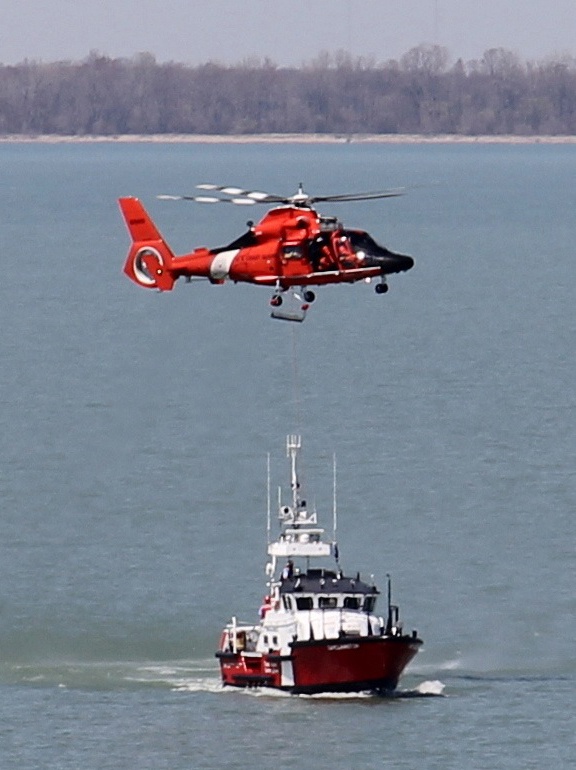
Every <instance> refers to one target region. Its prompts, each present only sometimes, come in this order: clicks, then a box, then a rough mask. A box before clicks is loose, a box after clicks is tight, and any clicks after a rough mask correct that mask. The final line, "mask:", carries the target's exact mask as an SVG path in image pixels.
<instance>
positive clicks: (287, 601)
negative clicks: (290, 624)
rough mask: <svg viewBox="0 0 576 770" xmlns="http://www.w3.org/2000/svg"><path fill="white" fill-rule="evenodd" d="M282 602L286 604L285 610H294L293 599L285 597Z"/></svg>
mask: <svg viewBox="0 0 576 770" xmlns="http://www.w3.org/2000/svg"><path fill="white" fill-rule="evenodd" d="M282 601H283V603H284V609H285V610H291V609H292V599H291V598H290V597H289V596H283V597H282Z"/></svg>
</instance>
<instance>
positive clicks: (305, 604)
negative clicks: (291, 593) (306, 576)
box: [296, 596, 312, 610]
mask: <svg viewBox="0 0 576 770" xmlns="http://www.w3.org/2000/svg"><path fill="white" fill-rule="evenodd" d="M296 607H297V608H298V609H299V610H311V609H312V597H311V596H299V597H298V598H297V599H296Z"/></svg>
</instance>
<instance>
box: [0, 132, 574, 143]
mask: <svg viewBox="0 0 576 770" xmlns="http://www.w3.org/2000/svg"><path fill="white" fill-rule="evenodd" d="M0 143H38V144H68V143H70V144H90V143H106V144H131V143H134V144H136V143H138V144H142V143H151V144H152V143H154V144H576V136H513V135H494V136H490V135H484V136H462V135H459V134H434V135H430V136H428V135H421V134H352V135H349V136H348V135H343V134H231V135H224V134H219V135H213V134H119V135H114V136H95V135H86V136H60V135H57V134H38V135H26V134H5V135H0Z"/></svg>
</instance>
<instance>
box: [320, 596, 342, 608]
mask: <svg viewBox="0 0 576 770" xmlns="http://www.w3.org/2000/svg"><path fill="white" fill-rule="evenodd" d="M337 606H338V599H337V598H336V597H335V596H321V597H320V598H319V599H318V607H320V609H321V610H332V609H334V608H335V607H337Z"/></svg>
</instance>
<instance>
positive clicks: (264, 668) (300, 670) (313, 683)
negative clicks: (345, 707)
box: [216, 635, 422, 694]
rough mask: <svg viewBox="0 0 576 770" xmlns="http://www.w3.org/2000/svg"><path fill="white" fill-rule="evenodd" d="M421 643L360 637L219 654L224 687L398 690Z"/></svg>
mask: <svg viewBox="0 0 576 770" xmlns="http://www.w3.org/2000/svg"><path fill="white" fill-rule="evenodd" d="M421 644H422V640H421V639H418V638H417V637H414V636H404V635H397V636H364V637H360V636H359V637H343V638H339V639H321V640H315V639H311V640H307V641H294V642H292V644H291V645H290V647H291V654H290V655H280V654H278V653H277V652H273V651H270V652H269V653H267V654H258V653H248V654H246V653H241V652H240V653H227V652H219V653H216V655H217V657H219V658H220V665H221V672H222V682H223V684H224V685H231V686H234V687H273V688H276V689H281V690H287V691H289V692H292V693H301V694H314V693H324V692H363V691H367V690H368V691H373V692H382V691H392V690H394V689H395V688H396V686H397V684H398V679H399V678H400V675H401V674H402V672H403V670H404V669H405V668H406V666H407V665H408V663H409V662H410V661H411V660H412V658H413V657H414V656H415V655H416V653H417V652H418V649H419V647H420V645H421Z"/></svg>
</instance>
